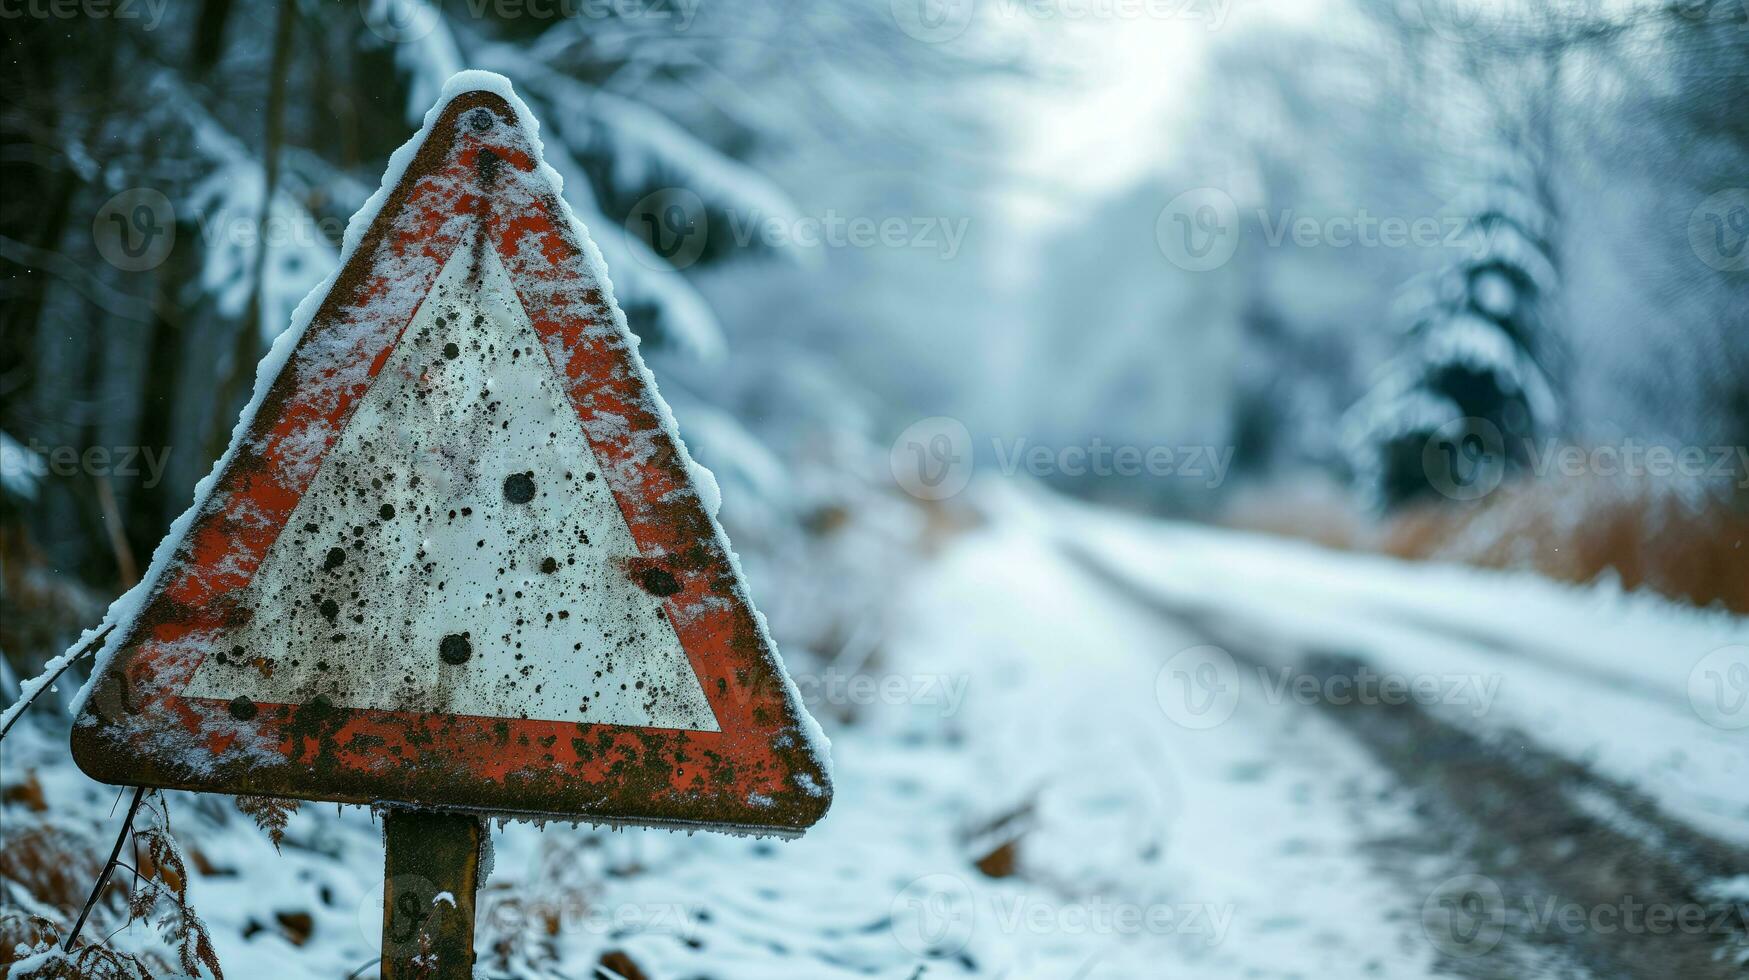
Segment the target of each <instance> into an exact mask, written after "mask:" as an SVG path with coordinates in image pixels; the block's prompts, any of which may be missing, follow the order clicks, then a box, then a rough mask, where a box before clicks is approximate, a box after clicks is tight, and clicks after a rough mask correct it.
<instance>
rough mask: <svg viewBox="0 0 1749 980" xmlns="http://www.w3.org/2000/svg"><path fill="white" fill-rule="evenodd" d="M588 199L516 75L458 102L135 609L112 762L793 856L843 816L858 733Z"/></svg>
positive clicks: (297, 339)
mask: <svg viewBox="0 0 1749 980" xmlns="http://www.w3.org/2000/svg"><path fill="white" fill-rule="evenodd" d="M556 187H557V183H556V179H555V175H554V174H553V173H552V171H551V170H550V169H548V168H547V167H545V166H544V165H543V164H542V163H541V159H540V144H539V141H538V139H536V138H535V136H534V124H533V121H532V119H531V118H530V117H529V115H528V111H527V109H526V107H524V106H523V105H522V104H521V102H520V101H519V100H517V99H516V98H515V96H514V95H513V94H512V93H511V92H510V91H509V87H508V85H507V84H505V83H503V82H502V80H501V79H498V78H497V77H496V76H487V75H464V76H458V78H457V79H456V80H452V83H451V88H450V90H448V91H447V92H446V98H445V99H444V100H443V101H442V102H440V104H439V105H438V107H437V108H435V109H433V110H432V112H431V114H430V115H428V116H427V117H426V123H425V127H424V130H423V131H422V132H421V133H420V135H419V136H417V137H415V138H414V140H413V141H412V142H410V143H409V144H408V145H407V146H405V147H403V148H402V150H401V151H400V152H399V153H397V154H396V157H395V159H394V161H393V162H392V163H391V166H390V174H389V175H388V177H386V178H385V181H384V186H383V190H382V191H380V192H379V193H378V195H377V197H375V198H373V199H372V202H371V203H370V204H369V205H367V206H366V210H365V211H364V212H361V214H360V215H359V217H357V218H355V219H354V227H353V228H352V229H350V230H349V232H348V241H347V245H348V248H347V253H346V257H345V259H344V261H343V263H342V266H341V268H340V271H339V272H338V273H337V274H336V275H335V276H334V278H332V279H331V280H330V281H329V282H328V283H327V284H325V285H324V286H323V287H321V288H320V289H318V290H317V292H316V294H314V295H313V296H312V297H311V298H310V299H309V300H306V301H305V304H304V306H303V307H300V310H299V315H300V317H303V318H306V319H305V320H304V322H302V323H294V324H293V328H292V330H291V331H290V332H288V335H287V336H286V337H282V338H281V341H280V343H278V344H276V345H275V348H274V351H273V353H271V354H270V355H269V357H268V362H267V363H265V364H264V365H263V368H262V372H261V383H260V386H259V389H258V391H257V393H256V397H255V399H254V400H253V401H252V402H251V404H250V405H249V407H248V408H247V409H246V410H245V413H244V418H243V421H242V424H240V425H239V427H238V431H237V434H236V436H235V437H234V440H233V443H232V446H231V448H230V450H229V451H228V452H227V453H226V455H225V457H224V459H223V460H221V462H220V465H219V467H218V468H217V470H216V471H215V474H214V476H213V477H211V478H209V480H208V481H206V482H205V483H203V484H202V486H201V488H200V489H199V490H198V491H197V493H196V501H195V505H194V506H193V507H192V508H190V510H189V512H188V513H187V514H185V515H184V517H183V518H182V519H181V520H179V521H178V522H177V524H176V526H175V527H174V528H173V530H172V532H171V536H170V538H169V539H168V540H167V541H166V543H165V545H164V546H161V547H160V548H159V551H158V555H157V557H156V559H155V561H154V562H153V567H152V570H151V572H150V573H149V574H148V575H147V577H146V579H145V580H144V581H143V582H142V583H141V585H140V587H139V588H138V589H136V590H135V592H133V593H130V594H129V596H127V597H124V599H123V600H121V601H118V603H117V604H116V608H115V609H114V610H112V613H111V617H112V623H113V625H114V629H113V631H112V633H111V636H110V641H109V644H108V648H107V651H106V653H105V654H104V656H103V659H102V660H101V663H100V669H99V672H98V674H97V676H96V677H95V678H94V680H93V682H92V684H91V686H90V688H89V689H88V696H86V697H85V699H84V703H83V706H82V708H81V711H80V715H79V719H78V723H77V725H76V726H75V729H74V734H73V749H74V755H75V757H76V758H77V759H78V761H79V764H80V766H81V767H82V768H84V769H85V771H86V772H88V773H90V774H91V775H92V776H94V777H96V778H99V779H103V780H106V781H109V782H115V783H127V784H147V785H157V786H168V787H175V788H181V789H194V790H211V791H218V792H230V793H250V794H265V795H274V796H287V797H297V798H304V799H317V800H336V801H341V802H351V803H404V804H414V805H421V806H430V807H442V808H457V809H477V810H482V811H490V812H498V813H510V814H516V813H524V814H530V815H541V816H560V817H571V818H580V819H585V820H601V821H616V822H627V823H645V824H657V825H673V826H715V827H726V828H731V829H747V830H756V831H773V832H779V833H784V832H792V833H793V832H799V831H800V830H802V829H803V828H806V827H807V826H809V825H810V824H812V823H813V822H814V821H816V820H818V819H819V817H820V815H821V814H822V813H824V812H825V809H826V806H827V804H828V803H829V801H830V797H831V787H830V780H829V778H828V776H827V767H826V763H825V743H824V739H823V737H822V736H821V735H820V734H819V732H818V729H817V728H816V727H815V725H814V723H813V721H812V719H810V718H808V716H807V714H806V712H805V710H804V709H803V707H802V705H801V703H800V699H799V698H798V697H797V695H796V693H795V689H794V687H793V686H792V685H791V684H790V683H789V681H788V679H787V677H786V676H785V675H784V673H783V667H782V664H781V662H780V661H779V660H778V657H777V654H776V651H775V649H774V648H773V647H772V644H771V641H770V638H769V637H768V636H767V634H766V632H765V629H764V624H763V622H762V621H761V619H760V618H759V616H758V614H757V613H756V612H755V611H754V610H753V607H752V604H751V601H750V600H749V598H748V596H747V591H746V588H745V586H744V585H743V584H742V582H741V579H740V576H739V574H738V571H737V569H736V567H735V564H734V561H733V558H732V556H731V555H730V553H729V551H728V547H727V541H726V540H725V539H724V537H723V535H722V532H721V530H720V529H719V528H718V527H717V525H716V522H715V520H714V519H713V518H712V516H711V514H710V513H709V512H708V511H707V510H706V509H705V506H704V504H703V503H702V501H701V499H700V497H699V494H698V492H697V490H696V488H695V487H694V485H693V481H692V475H691V470H690V465H691V464H690V461H689V460H688V458H687V456H686V453H685V450H684V447H683V446H682V445H681V443H680V442H679V438H678V436H677V435H676V433H675V430H674V427H673V422H672V420H671V419H670V417H669V414H668V410H667V407H666V406H665V405H664V404H663V403H662V401H661V399H660V397H659V396H658V394H657V392H656V389H655V385H654V383H653V381H652V380H651V379H650V377H649V374H648V373H647V372H646V371H645V369H644V366H643V364H642V362H641V360H640V359H639V357H638V354H637V351H636V348H635V346H634V341H633V340H632V338H631V335H630V334H629V332H628V331H627V329H626V326H625V322H624V317H623V316H622V314H621V313H620V311H619V310H618V308H617V307H616V306H615V305H614V302H613V298H612V294H611V287H610V286H609V284H608V281H607V278H606V275H605V272H604V270H603V266H602V264H601V259H600V256H599V253H598V252H597V251H596V249H595V247H594V245H593V243H591V242H590V241H589V239H588V237H587V234H586V233H585V232H584V230H583V228H582V226H581V225H579V224H578V223H577V222H576V221H575V220H574V219H573V218H572V217H571V215H570V212H569V210H568V209H567V208H566V207H565V205H564V203H563V201H562V200H561V199H560V198H559V196H558V193H557V191H556ZM373 208H374V211H373V210H372V209H373ZM360 231H362V234H358V235H355V233H357V232H360Z"/></svg>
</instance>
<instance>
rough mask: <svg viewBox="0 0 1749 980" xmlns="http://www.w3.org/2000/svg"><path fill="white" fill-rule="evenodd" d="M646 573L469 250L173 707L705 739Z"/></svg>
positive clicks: (708, 716) (577, 433) (497, 281)
mask: <svg viewBox="0 0 1749 980" xmlns="http://www.w3.org/2000/svg"><path fill="white" fill-rule="evenodd" d="M474 254H477V255H478V256H479V265H480V269H479V275H478V278H477V281H473V280H471V279H470V273H471V272H472V271H473V269H472V265H473V263H474ZM637 557H638V549H637V546H636V544H635V543H634V542H633V540H632V535H631V531H630V529H629V528H627V527H626V523H625V519H624V518H623V517H622V516H621V514H620V511H619V507H618V505H617V503H616V502H615V500H614V497H613V494H612V492H611V491H609V490H608V488H607V485H606V481H605V480H604V479H603V477H602V474H601V468H600V466H599V465H598V464H597V461H596V458H595V454H594V452H593V451H592V450H591V449H590V447H589V441H588V439H587V438H585V436H584V434H583V428H582V426H581V424H580V423H579V422H578V420H577V416H576V413H575V411H574V410H573V409H572V407H571V405H570V403H569V402H568V400H567V399H566V398H565V396H564V394H563V392H562V391H561V390H560V388H559V385H558V381H557V378H556V377H555V376H554V373H553V370H552V367H551V364H550V362H549V360H548V358H547V355H546V352H545V349H544V348H543V346H542V344H541V341H540V338H539V337H538V336H537V335H536V334H535V332H534V328H533V327H532V325H531V324H530V323H529V320H528V315H527V313H526V312H525V311H524V310H523V308H522V304H521V302H520V301H519V300H518V299H517V297H516V292H515V290H514V288H513V287H512V286H511V283H510V280H509V277H508V276H507V275H506V274H505V271H504V267H503V264H502V263H501V262H500V261H499V260H498V257H497V255H496V254H494V253H493V250H492V249H491V248H484V249H480V250H479V251H478V253H473V252H472V250H470V249H468V248H466V247H465V246H464V247H462V248H458V249H457V250H456V253H455V255H454V256H453V257H451V259H450V260H449V263H448V265H446V266H445V267H444V270H443V272H442V274H441V275H440V276H439V277H438V280H437V283H436V285H434V286H433V287H432V291H431V294H430V295H428V296H427V297H426V298H425V302H424V303H423V304H422V305H421V306H420V309H419V313H418V315H416V316H415V317H414V318H413V321H412V322H411V323H410V324H408V326H407V330H406V332H405V333H404V334H403V335H402V337H401V339H400V341H399V343H397V345H396V346H395V349H394V351H393V352H392V353H391V354H390V355H389V358H388V361H387V362H386V363H385V364H384V366H383V369H382V371H381V372H380V373H379V374H378V376H377V378H376V380H375V381H373V382H372V383H371V385H370V387H369V388H368V389H367V390H366V391H365V394H364V397H363V398H362V399H361V400H360V402H359V405H358V408H357V410H356V411H355V413H354V414H353V416H352V419H351V421H350V422H349V423H348V424H347V426H346V429H345V431H344V432H342V433H341V435H340V438H339V439H338V440H337V441H336V442H335V443H334V445H333V446H331V447H329V450H328V452H327V454H326V456H325V457H324V459H323V462H322V464H321V467H320V469H318V470H317V473H316V476H315V478H314V480H312V482H311V484H310V486H309V488H308V489H307V490H306V491H305V492H304V495H303V497H302V499H300V500H299V502H298V505H297V507H296V508H295V509H294V510H293V512H292V515H291V518H290V520H289V521H288V522H287V525H286V528H285V530H284V531H283V532H281V534H280V536H279V538H278V540H276V541H275V542H274V544H273V547H272V548H271V549H269V551H268V553H267V557H266V559H265V560H264V561H263V563H262V565H261V567H260V568H259V569H258V570H257V571H256V574H255V578H254V580H253V581H252V582H251V583H250V585H249V587H248V590H247V592H246V593H245V596H244V599H243V602H244V605H245V606H246V607H247V608H250V609H252V610H253V615H252V618H251V619H250V621H249V622H248V623H247V624H246V625H244V626H242V627H240V628H238V629H235V630H231V631H229V632H228V633H226V634H225V635H224V636H223V638H222V641H221V643H220V646H219V651H218V652H217V653H215V654H212V655H209V656H207V658H206V659H205V660H203V661H202V662H201V664H200V667H199V668H198V669H197V670H196V671H195V673H194V676H193V678H192V679H191V681H190V683H189V686H188V687H187V689H186V690H185V691H184V692H183V693H184V694H185V695H187V696H192V697H211V698H224V699H227V700H229V699H233V698H236V697H239V696H241V697H247V698H250V699H252V700H255V701H261V702H268V703H290V704H305V703H308V702H310V701H312V700H313V699H315V698H316V697H317V696H318V695H320V696H325V697H327V698H328V699H329V700H330V701H331V702H332V703H333V704H334V705H336V706H339V707H347V708H368V709H379V710H391V711H413V712H420V713H438V714H463V715H479V716H486V717H497V718H517V719H538V720H548V721H565V722H587V723H595V724H604V725H628V726H636V727H643V728H670V729H687V730H694V731H716V730H717V723H716V719H715V717H714V715H713V714H712V712H711V709H710V705H709V704H708V703H707V701H706V700H705V697H704V692H703V690H702V689H701V688H700V686H699V682H698V678H697V676H696V675H695V674H694V673H693V670H692V666H691V664H690V663H689V662H688V660H687V658H686V654H685V653H684V652H683V651H682V649H681V646H680V640H679V638H678V637H677V636H676V635H675V633H674V628H673V625H672V624H671V623H670V622H669V620H668V616H667V613H666V612H665V611H664V609H663V606H662V600H661V598H660V597H658V596H656V595H653V594H651V593H650V592H647V591H645V589H644V588H642V587H640V586H639V585H638V584H637V583H636V582H634V581H633V580H632V576H630V575H629V574H628V573H627V570H626V564H625V563H626V561H627V560H628V559H633V558H637Z"/></svg>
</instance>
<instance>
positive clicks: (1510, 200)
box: [1343, 151, 1560, 508]
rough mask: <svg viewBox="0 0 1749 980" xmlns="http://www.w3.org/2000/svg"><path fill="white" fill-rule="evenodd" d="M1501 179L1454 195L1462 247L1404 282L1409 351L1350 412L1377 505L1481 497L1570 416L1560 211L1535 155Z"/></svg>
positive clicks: (1504, 164) (1365, 484)
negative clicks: (1555, 237)
mask: <svg viewBox="0 0 1749 980" xmlns="http://www.w3.org/2000/svg"><path fill="white" fill-rule="evenodd" d="M1492 174H1493V175H1492V177H1491V178H1490V179H1487V180H1485V181H1483V182H1481V183H1479V184H1478V185H1477V186H1476V187H1475V188H1474V190H1472V191H1471V192H1469V193H1467V194H1466V195H1464V196H1462V197H1460V198H1459V199H1458V200H1457V201H1456V202H1454V204H1453V207H1452V211H1453V212H1454V213H1455V214H1457V215H1462V216H1463V218H1464V221H1465V222H1466V224H1465V231H1466V234H1467V243H1468V245H1467V247H1466V248H1465V250H1464V251H1465V254H1464V255H1463V257H1462V258H1460V259H1458V260H1457V261H1455V262H1453V263H1451V264H1449V265H1447V266H1445V267H1443V268H1441V269H1438V270H1436V271H1434V272H1432V273H1431V274H1429V275H1427V276H1425V277H1423V278H1421V279H1419V280H1417V281H1415V282H1413V283H1411V284H1410V285H1409V287H1408V288H1406V289H1405V291H1404V293H1403V296H1402V298H1401V301H1400V303H1399V309H1401V310H1403V311H1404V314H1405V315H1404V320H1405V321H1406V326H1407V329H1406V330H1405V332H1404V335H1403V338H1402V342H1401V347H1400V349H1399V351H1398V353H1397V354H1396V356H1394V357H1393V358H1392V359H1391V360H1390V361H1388V362H1387V363H1386V364H1385V365H1384V366H1383V368H1382V369H1381V371H1380V375H1379V378H1378V380H1377V382H1376V384H1375V385H1374V387H1373V388H1372V390H1371V391H1369V392H1368V393H1367V394H1366V395H1365V396H1364V397H1363V398H1362V399H1361V400H1360V401H1359V402H1358V403H1357V404H1356V405H1355V406H1354V407H1353V408H1352V409H1350V411H1349V412H1348V414H1347V417H1346V418H1345V420H1344V424H1343V444H1344V449H1345V452H1346V455H1347V457H1348V461H1349V465H1350V466H1351V468H1352V471H1353V475H1354V477H1355V480H1356V482H1357V484H1358V485H1359V486H1360V487H1361V488H1362V490H1363V492H1364V493H1365V494H1366V495H1367V496H1368V497H1369V498H1370V499H1371V500H1372V502H1373V503H1374V504H1375V505H1377V506H1379V507H1380V508H1390V507H1397V506H1401V505H1404V504H1407V503H1411V502H1414V501H1417V500H1423V499H1427V498H1430V497H1435V496H1444V497H1448V498H1453V499H1460V500H1462V499H1470V498H1472V497H1475V496H1480V495H1482V494H1485V493H1486V492H1487V491H1488V490H1490V489H1492V487H1493V486H1494V485H1496V484H1497V483H1498V482H1499V481H1500V480H1501V479H1502V478H1504V477H1505V476H1508V475H1510V474H1512V473H1515V472H1518V471H1520V470H1522V469H1523V468H1524V467H1525V466H1526V465H1527V464H1528V462H1529V460H1530V450H1531V447H1532V446H1533V445H1534V443H1535V442H1536V440H1537V439H1539V438H1543V437H1546V436H1547V435H1549V434H1550V433H1552V432H1554V431H1555V430H1556V428H1557V427H1558V426H1559V424H1560V401H1559V398H1558V394H1557V393H1558V391H1559V387H1558V384H1557V380H1556V379H1557V378H1558V377H1559V373H1558V365H1559V361H1560V352H1559V349H1558V345H1557V341H1556V335H1555V333H1554V332H1553V331H1552V330H1551V328H1550V325H1549V323H1548V319H1549V318H1548V313H1547V310H1548V305H1549V304H1548V299H1549V297H1550V296H1551V295H1552V294H1553V293H1554V291H1555V290H1556V289H1557V287H1558V284H1559V275H1558V269H1557V266H1556V262H1555V258H1554V251H1553V247H1552V243H1551V238H1550V236H1551V232H1552V229H1553V226H1554V221H1555V217H1554V211H1553V208H1552V207H1551V205H1550V203H1549V195H1548V193H1547V190H1546V188H1545V186H1544V183H1543V181H1542V179H1541V177H1540V171H1539V169H1538V168H1537V167H1536V166H1535V165H1534V163H1533V161H1532V157H1531V155H1530V154H1528V153H1525V152H1522V151H1519V152H1508V153H1504V154H1502V155H1501V159H1500V160H1499V161H1496V162H1495V163H1494V164H1493V165H1492Z"/></svg>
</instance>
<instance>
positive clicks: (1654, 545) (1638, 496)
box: [1379, 477, 1749, 613]
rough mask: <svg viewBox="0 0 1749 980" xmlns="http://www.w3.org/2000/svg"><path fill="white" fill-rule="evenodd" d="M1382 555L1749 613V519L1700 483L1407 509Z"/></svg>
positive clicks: (1589, 484)
mask: <svg viewBox="0 0 1749 980" xmlns="http://www.w3.org/2000/svg"><path fill="white" fill-rule="evenodd" d="M1379 546H1380V550H1382V551H1384V552H1386V553H1388V554H1393V555H1398V556H1400V557H1404V558H1419V559H1428V560H1433V561H1455V562H1463V563H1465V564H1470V565H1479V566H1482V567H1484V568H1512V569H1528V570H1531V571H1535V572H1539V573H1541V574H1543V575H1546V576H1548V577H1549V578H1553V579H1558V580H1560V581H1565V582H1590V581H1593V580H1595V579H1597V578H1598V577H1600V576H1603V575H1607V574H1613V575H1614V576H1616V577H1617V578H1618V579H1620V581H1621V584H1622V587H1623V588H1626V589H1650V590H1651V591H1654V592H1657V593H1660V594H1662V595H1665V596H1669V597H1671V598H1673V599H1680V600H1683V601H1686V602H1690V603H1692V604H1694V605H1697V606H1708V605H1712V604H1715V603H1717V604H1720V605H1723V606H1724V607H1726V608H1728V609H1730V610H1731V611H1733V612H1736V613H1749V513H1745V510H1744V508H1743V503H1742V501H1741V500H1737V501H1732V500H1729V499H1727V498H1724V497H1722V496H1720V495H1716V494H1707V493H1703V492H1700V491H1699V490H1698V489H1697V488H1694V487H1691V486H1687V487H1685V486H1682V485H1676V484H1671V483H1668V482H1661V481H1652V480H1625V479H1606V478H1597V477H1582V478H1576V479H1559V480H1553V479H1551V480H1538V481H1527V482H1523V483H1517V484H1512V485H1508V486H1503V487H1501V488H1500V489H1499V490H1497V491H1495V492H1494V493H1493V494H1491V495H1489V497H1488V498H1487V500H1486V501H1485V502H1483V503H1482V504H1481V505H1480V506H1474V507H1427V508H1422V509H1417V510H1413V511H1408V512H1405V513H1403V514H1402V515H1400V516H1398V517H1396V518H1394V519H1393V520H1391V521H1390V522H1389V523H1387V524H1386V526H1385V527H1384V528H1383V534H1382V536H1381V540H1380V544H1379Z"/></svg>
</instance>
